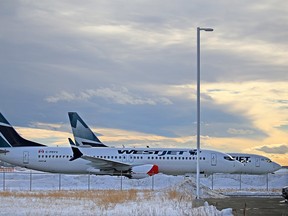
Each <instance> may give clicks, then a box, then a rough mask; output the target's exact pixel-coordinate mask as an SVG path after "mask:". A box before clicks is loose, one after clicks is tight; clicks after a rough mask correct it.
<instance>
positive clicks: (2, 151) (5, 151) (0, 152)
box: [0, 149, 9, 154]
mask: <svg viewBox="0 0 288 216" xmlns="http://www.w3.org/2000/svg"><path fill="white" fill-rule="evenodd" d="M8 152H9V151H7V150H2V149H0V154H5V153H8Z"/></svg>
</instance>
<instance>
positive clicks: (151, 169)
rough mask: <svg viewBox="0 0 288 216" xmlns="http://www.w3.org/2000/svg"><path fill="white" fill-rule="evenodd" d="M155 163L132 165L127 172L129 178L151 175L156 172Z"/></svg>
mask: <svg viewBox="0 0 288 216" xmlns="http://www.w3.org/2000/svg"><path fill="white" fill-rule="evenodd" d="M158 170H159V168H158V166H157V165H152V164H146V165H140V166H134V167H132V168H131V173H130V174H129V178H131V179H142V178H146V177H148V176H152V175H155V174H157V173H158V172H159V171H158Z"/></svg>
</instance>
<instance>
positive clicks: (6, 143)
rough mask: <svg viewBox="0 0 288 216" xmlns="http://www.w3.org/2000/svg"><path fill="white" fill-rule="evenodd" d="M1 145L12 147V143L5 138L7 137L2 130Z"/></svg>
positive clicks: (0, 135) (2, 146) (0, 134)
mask: <svg viewBox="0 0 288 216" xmlns="http://www.w3.org/2000/svg"><path fill="white" fill-rule="evenodd" d="M0 147H1V148H7V147H11V145H10V143H9V142H8V141H7V140H6V139H5V137H4V136H3V134H2V133H1V132H0Z"/></svg>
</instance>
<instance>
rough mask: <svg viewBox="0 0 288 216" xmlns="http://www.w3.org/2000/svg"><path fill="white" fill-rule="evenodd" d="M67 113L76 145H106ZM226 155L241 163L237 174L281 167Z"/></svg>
mask: <svg viewBox="0 0 288 216" xmlns="http://www.w3.org/2000/svg"><path fill="white" fill-rule="evenodd" d="M68 115H69V120H70V124H71V128H72V132H73V136H74V139H75V142H76V146H79V147H84V146H89V145H90V147H97V146H102V147H107V146H105V145H104V144H103V143H102V142H101V141H100V140H99V139H98V138H97V137H96V135H95V134H94V133H93V132H92V130H91V129H90V128H89V127H88V126H87V124H86V123H85V122H84V121H83V119H82V118H81V117H80V116H79V115H78V114H77V113H76V112H69V113H68ZM91 137H93V138H91ZM70 143H71V142H70ZM228 155H231V156H232V157H233V158H234V159H235V160H237V161H239V162H241V163H242V164H243V166H242V168H241V169H239V170H238V171H237V172H234V173H237V174H253V175H254V174H255V175H261V174H267V173H273V172H275V171H277V170H279V169H280V168H281V166H280V165H279V164H277V163H275V162H273V161H271V160H270V159H269V158H267V157H264V156H262V155H256V154H245V153H228Z"/></svg>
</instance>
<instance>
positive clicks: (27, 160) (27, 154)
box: [23, 151, 29, 164]
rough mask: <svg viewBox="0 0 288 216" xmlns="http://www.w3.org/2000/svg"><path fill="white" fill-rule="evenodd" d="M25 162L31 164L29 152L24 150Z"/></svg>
mask: <svg viewBox="0 0 288 216" xmlns="http://www.w3.org/2000/svg"><path fill="white" fill-rule="evenodd" d="M23 164H29V152H27V151H24V152H23Z"/></svg>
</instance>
